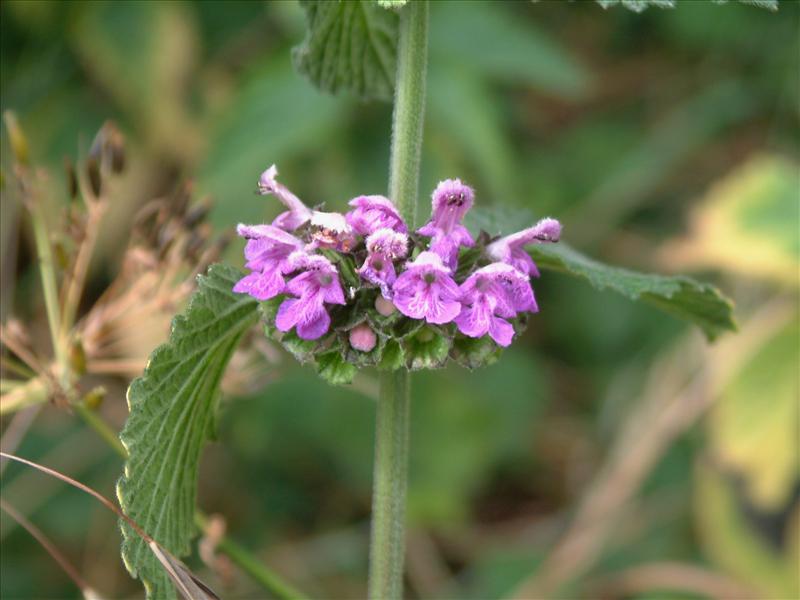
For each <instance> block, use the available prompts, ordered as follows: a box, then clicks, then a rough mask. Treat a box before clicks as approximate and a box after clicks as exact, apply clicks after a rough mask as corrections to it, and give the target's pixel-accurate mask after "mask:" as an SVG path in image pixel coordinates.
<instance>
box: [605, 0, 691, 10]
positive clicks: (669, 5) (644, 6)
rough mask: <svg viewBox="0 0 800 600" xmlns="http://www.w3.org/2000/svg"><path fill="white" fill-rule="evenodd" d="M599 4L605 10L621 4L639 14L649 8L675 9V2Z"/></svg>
mask: <svg viewBox="0 0 800 600" xmlns="http://www.w3.org/2000/svg"><path fill="white" fill-rule="evenodd" d="M597 3H598V4H599V5H600V6H602V7H603V8H611V7H612V6H615V5H617V4H620V5H622V6H624V7H625V8H627V9H629V10H632V11H633V12H637V13H639V12H642V11H644V10H645V9H647V7H648V6H657V7H658V8H675V0H597Z"/></svg>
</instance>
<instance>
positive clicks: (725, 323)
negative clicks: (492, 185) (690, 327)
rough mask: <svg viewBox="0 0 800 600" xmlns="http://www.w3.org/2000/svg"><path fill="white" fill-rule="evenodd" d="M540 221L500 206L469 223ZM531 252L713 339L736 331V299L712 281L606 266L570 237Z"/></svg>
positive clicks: (496, 227)
mask: <svg viewBox="0 0 800 600" xmlns="http://www.w3.org/2000/svg"><path fill="white" fill-rule="evenodd" d="M534 220H535V219H534V218H532V217H531V215H530V214H529V213H528V212H527V211H524V210H519V209H514V208H511V207H507V206H506V207H502V206H498V207H492V208H477V209H473V210H472V211H471V212H470V213H469V214H468V215H467V219H466V222H467V226H468V227H469V228H470V229H471V230H472V231H473V233H477V232H478V231H480V230H484V231H487V232H490V233H491V234H493V235H494V234H503V235H506V234H508V233H511V232H512V231H514V230H515V229H520V228H522V227H524V226H525V224H526V223H533V222H534ZM530 254H531V256H532V257H533V259H534V260H535V261H536V264H537V265H538V266H539V267H541V268H543V269H550V270H552V271H558V272H561V273H566V274H568V275H573V276H576V277H579V278H581V279H584V280H586V281H588V282H589V283H591V284H592V286H593V287H595V288H596V289H598V290H604V289H610V290H612V291H615V292H617V293H619V294H622V295H623V296H625V297H626V298H629V299H630V300H642V301H644V302H647V303H649V304H651V305H653V306H655V307H657V308H659V309H661V310H663V311H664V312H667V313H670V314H671V315H673V316H676V317H678V318H680V319H684V320H686V321H689V322H691V323H694V324H695V325H697V326H698V327H700V328H701V329H702V330H703V332H704V333H705V334H706V336H707V337H708V339H709V340H714V339H715V338H716V337H717V336H718V335H719V334H720V333H722V332H723V331H735V330H736V324H735V322H734V320H733V305H732V303H731V301H730V300H728V299H727V298H726V297H725V296H723V295H722V294H721V293H720V292H719V290H717V289H716V288H715V287H714V286H712V285H709V284H705V283H700V282H698V281H695V280H694V279H692V278H690V277H685V276H682V275H674V276H666V275H654V274H648V273H639V272H636V271H632V270H630V269H625V268H622V267H613V266H610V265H606V264H604V263H601V262H599V261H597V260H594V259H592V258H589V257H588V256H585V255H583V254H581V253H580V252H578V251H577V250H575V249H574V248H571V247H570V246H569V245H567V244H565V243H564V242H559V243H558V244H539V245H536V246H531V247H530Z"/></svg>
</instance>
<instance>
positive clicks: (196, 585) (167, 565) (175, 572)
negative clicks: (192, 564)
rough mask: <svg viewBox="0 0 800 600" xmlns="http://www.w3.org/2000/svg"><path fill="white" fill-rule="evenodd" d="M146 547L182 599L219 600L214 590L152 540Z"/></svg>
mask: <svg viewBox="0 0 800 600" xmlns="http://www.w3.org/2000/svg"><path fill="white" fill-rule="evenodd" d="M148 545H149V546H150V550H152V551H153V554H155V555H156V558H157V559H158V561H159V562H160V563H161V565H162V566H163V567H164V570H165V571H166V572H167V574H169V577H170V579H172V582H173V583H174V584H175V587H176V588H177V589H178V591H179V592H180V593H181V595H182V596H183V597H184V598H188V599H191V600H194V599H195V598H196V599H198V600H220V598H219V596H217V595H216V594H215V593H214V590H212V589H211V588H209V587H208V586H207V585H206V584H205V583H203V582H202V581H200V580H199V579H198V578H197V577H196V576H195V575H194V574H193V573H192V572H191V571H190V570H189V569H187V568H186V565H184V564H183V563H182V562H181V561H180V560H178V559H177V558H175V557H174V556H172V555H171V554H170V553H169V552H167V551H166V550H164V549H163V548H162V547H161V546H159V545H158V544H156V543H155V542H153V541H152V540H151V541H150V542H148Z"/></svg>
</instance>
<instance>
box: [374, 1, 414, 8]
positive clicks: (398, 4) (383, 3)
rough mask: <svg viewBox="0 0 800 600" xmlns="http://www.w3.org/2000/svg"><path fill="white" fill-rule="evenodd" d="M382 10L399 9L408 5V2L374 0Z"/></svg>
mask: <svg viewBox="0 0 800 600" xmlns="http://www.w3.org/2000/svg"><path fill="white" fill-rule="evenodd" d="M375 1H376V2H377V3H378V6H382V7H383V8H400V7H401V6H404V5H406V4H408V0H375Z"/></svg>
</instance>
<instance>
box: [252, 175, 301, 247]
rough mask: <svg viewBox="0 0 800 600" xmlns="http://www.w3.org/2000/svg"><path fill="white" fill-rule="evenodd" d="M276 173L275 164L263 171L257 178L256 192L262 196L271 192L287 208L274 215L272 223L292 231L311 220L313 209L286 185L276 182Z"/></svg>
mask: <svg viewBox="0 0 800 600" xmlns="http://www.w3.org/2000/svg"><path fill="white" fill-rule="evenodd" d="M277 175H278V167H276V166H275V165H272V166H271V167H270V168H269V169H267V170H266V171H264V172H263V173H262V174H261V177H259V179H258V193H259V194H261V195H262V196H266V195H267V194H272V195H273V196H275V197H276V198H278V200H280V201H281V202H282V203H283V205H284V206H285V207H286V208H288V209H289V210H287V211H286V212H282V213H281V214H279V215H278V216H277V217H275V219H274V220H273V221H272V224H273V225H274V226H275V227H280V228H281V229H284V230H286V231H294V230H295V229H297V228H298V227H301V226H302V225H304V224H305V223H307V222H308V221H310V220H311V216H312V214H313V211H312V210H311V209H310V208H308V207H307V206H306V205H305V204H303V201H302V200H300V198H298V197H297V196H295V195H294V194H293V193H292V192H290V191H289V189H288V188H286V186H284V185H282V184H280V183H278V181H277V180H276V179H275V178H276V177H277Z"/></svg>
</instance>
